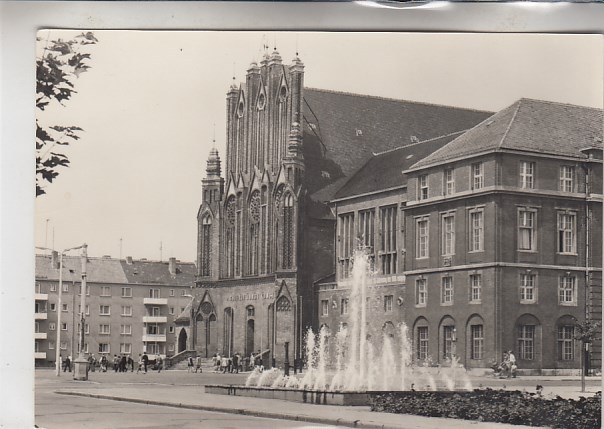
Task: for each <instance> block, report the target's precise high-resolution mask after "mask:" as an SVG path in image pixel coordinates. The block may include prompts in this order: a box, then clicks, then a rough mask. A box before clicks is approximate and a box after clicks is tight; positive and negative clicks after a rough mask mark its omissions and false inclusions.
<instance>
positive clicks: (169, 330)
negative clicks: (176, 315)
mask: <svg viewBox="0 0 604 429" xmlns="http://www.w3.org/2000/svg"><path fill="white" fill-rule="evenodd" d="M168 332H169V333H170V334H173V333H174V326H172V325H170V326H168Z"/></svg>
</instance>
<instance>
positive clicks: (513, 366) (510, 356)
mask: <svg viewBox="0 0 604 429" xmlns="http://www.w3.org/2000/svg"><path fill="white" fill-rule="evenodd" d="M508 361H509V363H510V371H509V372H508V378H510V376H512V377H513V378H516V370H517V369H518V366H516V356H514V352H513V351H511V350H510V351H509V352H508Z"/></svg>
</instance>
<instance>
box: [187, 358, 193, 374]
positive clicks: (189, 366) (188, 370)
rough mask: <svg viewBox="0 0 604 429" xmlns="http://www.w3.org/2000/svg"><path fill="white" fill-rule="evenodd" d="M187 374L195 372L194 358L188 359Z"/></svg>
mask: <svg viewBox="0 0 604 429" xmlns="http://www.w3.org/2000/svg"><path fill="white" fill-rule="evenodd" d="M187 372H193V356H189V358H188V359H187Z"/></svg>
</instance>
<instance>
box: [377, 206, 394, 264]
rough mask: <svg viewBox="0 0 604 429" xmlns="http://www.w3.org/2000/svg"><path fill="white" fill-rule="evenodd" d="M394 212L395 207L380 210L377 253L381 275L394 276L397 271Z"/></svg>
mask: <svg viewBox="0 0 604 429" xmlns="http://www.w3.org/2000/svg"><path fill="white" fill-rule="evenodd" d="M396 210H397V208H396V206H391V207H382V208H381V209H380V226H381V228H380V229H381V231H380V232H381V245H380V252H379V253H380V262H381V268H382V274H394V273H396V271H397V255H396V252H397V250H396V248H397V247H396Z"/></svg>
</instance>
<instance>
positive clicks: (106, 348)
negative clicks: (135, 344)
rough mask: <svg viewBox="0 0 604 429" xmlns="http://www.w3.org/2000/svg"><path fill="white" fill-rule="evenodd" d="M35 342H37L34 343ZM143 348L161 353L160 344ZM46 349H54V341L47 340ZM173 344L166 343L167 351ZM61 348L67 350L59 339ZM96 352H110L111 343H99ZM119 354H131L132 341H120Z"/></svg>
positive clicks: (86, 345)
mask: <svg viewBox="0 0 604 429" xmlns="http://www.w3.org/2000/svg"><path fill="white" fill-rule="evenodd" d="M36 344H37V343H36ZM144 348H146V352H147V353H150V354H157V353H161V352H162V350H161V346H160V344H147V345H145V346H144ZM48 349H49V350H54V349H55V342H54V341H49V342H48ZM174 349H175V347H174V344H168V351H169V352H174ZM61 350H67V341H61ZM37 351H38V346H36V352H37ZM78 352H79V344H78ZM84 352H85V353H89V348H88V343H85V344H84ZM98 352H99V353H110V352H111V344H109V343H99V347H98ZM119 352H120V354H131V353H132V343H120V351H119Z"/></svg>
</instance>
